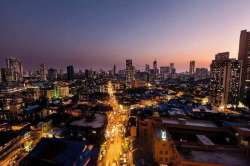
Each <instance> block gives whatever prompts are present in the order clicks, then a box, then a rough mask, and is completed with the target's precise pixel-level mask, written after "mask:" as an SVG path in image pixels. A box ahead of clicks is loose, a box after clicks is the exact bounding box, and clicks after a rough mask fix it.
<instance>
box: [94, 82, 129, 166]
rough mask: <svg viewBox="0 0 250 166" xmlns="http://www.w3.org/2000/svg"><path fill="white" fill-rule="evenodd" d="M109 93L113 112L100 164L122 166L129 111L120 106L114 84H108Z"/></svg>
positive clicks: (109, 119)
mask: <svg viewBox="0 0 250 166" xmlns="http://www.w3.org/2000/svg"><path fill="white" fill-rule="evenodd" d="M108 93H109V95H110V100H109V104H110V105H111V106H112V108H113V111H112V112H110V113H108V124H107V127H106V131H105V138H106V142H104V144H105V146H103V147H104V148H103V149H104V151H105V153H103V159H102V160H101V161H99V162H98V165H99V166H118V165H120V162H119V161H120V159H121V155H123V154H124V152H123V145H124V142H125V137H124V134H125V124H126V121H127V119H128V113H127V110H126V109H124V108H123V106H121V105H119V104H118V101H117V100H116V97H115V95H114V89H113V86H112V83H111V82H109V83H108Z"/></svg>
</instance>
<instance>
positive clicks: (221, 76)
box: [210, 52, 242, 106]
mask: <svg viewBox="0 0 250 166" xmlns="http://www.w3.org/2000/svg"><path fill="white" fill-rule="evenodd" d="M210 68H211V84H210V88H211V101H212V103H213V104H214V105H216V106H225V105H227V104H237V101H238V98H239V95H240V85H241V70H242V65H241V61H239V60H236V59H230V58H229V52H223V53H218V54H216V56H215V60H213V61H212V64H211V66H210Z"/></svg>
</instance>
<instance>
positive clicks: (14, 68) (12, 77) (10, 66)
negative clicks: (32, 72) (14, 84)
mask: <svg viewBox="0 0 250 166" xmlns="http://www.w3.org/2000/svg"><path fill="white" fill-rule="evenodd" d="M6 68H7V70H8V78H9V79H8V81H21V80H22V79H23V66H22V63H21V62H20V61H19V60H17V59H16V58H7V59H6Z"/></svg>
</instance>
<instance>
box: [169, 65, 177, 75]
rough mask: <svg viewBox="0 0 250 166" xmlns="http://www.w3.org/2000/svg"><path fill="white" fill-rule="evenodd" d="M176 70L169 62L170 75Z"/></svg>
mask: <svg viewBox="0 0 250 166" xmlns="http://www.w3.org/2000/svg"><path fill="white" fill-rule="evenodd" d="M175 72H176V69H175V67H174V63H170V74H171V76H172V75H174V74H175Z"/></svg>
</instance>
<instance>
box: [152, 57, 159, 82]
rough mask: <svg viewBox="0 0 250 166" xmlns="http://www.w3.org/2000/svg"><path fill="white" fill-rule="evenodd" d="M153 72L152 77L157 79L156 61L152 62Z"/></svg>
mask: <svg viewBox="0 0 250 166" xmlns="http://www.w3.org/2000/svg"><path fill="white" fill-rule="evenodd" d="M153 70H154V75H153V77H154V79H157V76H158V73H159V70H158V67H157V61H156V60H154V62H153Z"/></svg>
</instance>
